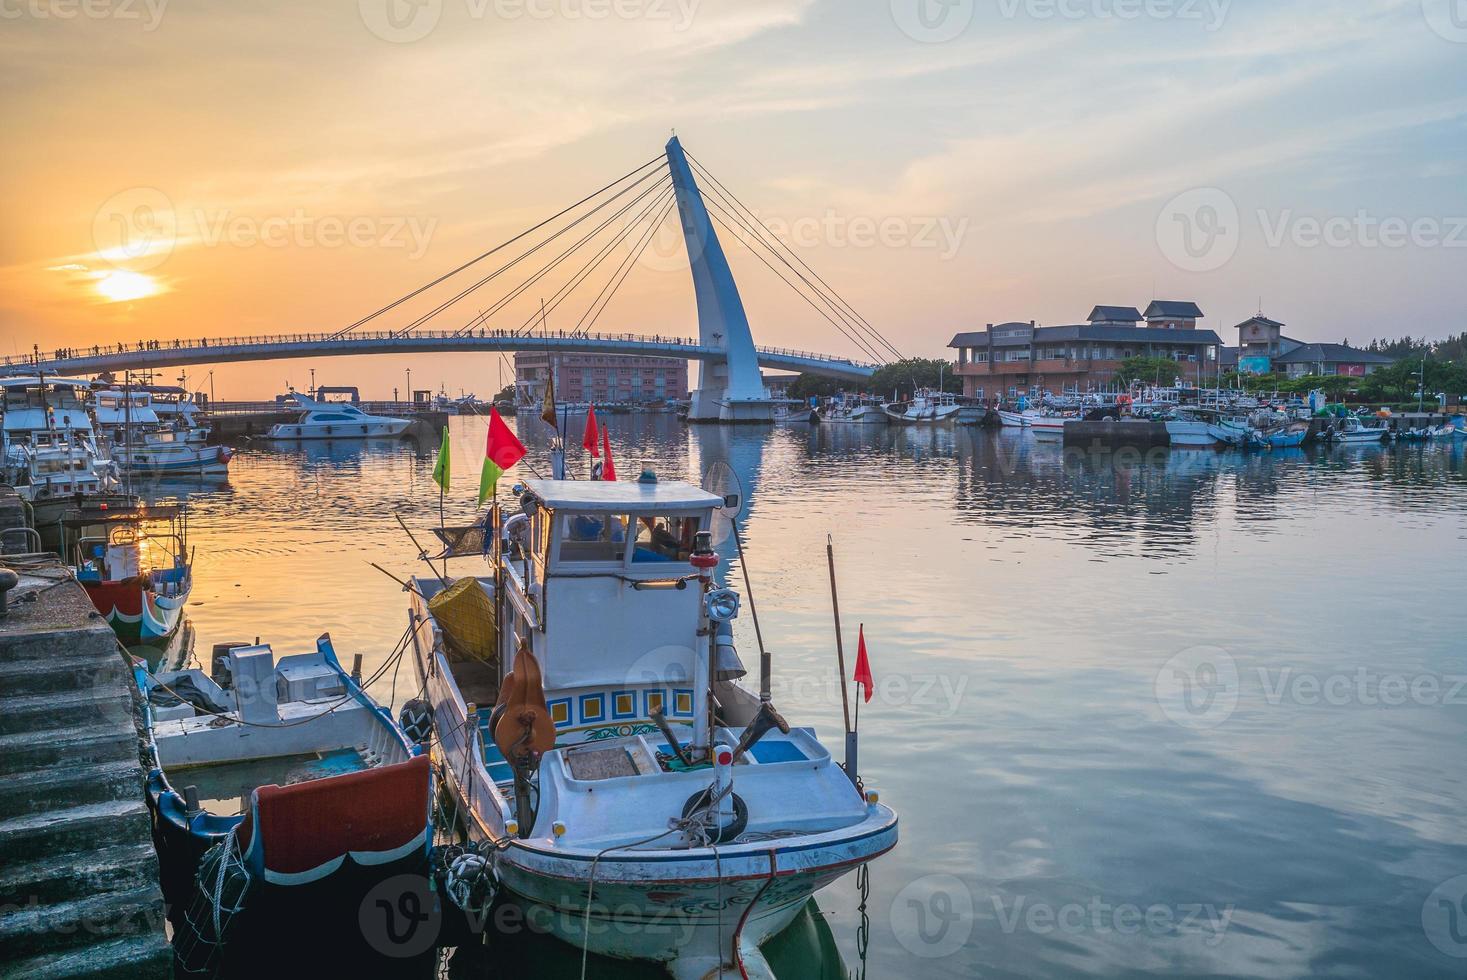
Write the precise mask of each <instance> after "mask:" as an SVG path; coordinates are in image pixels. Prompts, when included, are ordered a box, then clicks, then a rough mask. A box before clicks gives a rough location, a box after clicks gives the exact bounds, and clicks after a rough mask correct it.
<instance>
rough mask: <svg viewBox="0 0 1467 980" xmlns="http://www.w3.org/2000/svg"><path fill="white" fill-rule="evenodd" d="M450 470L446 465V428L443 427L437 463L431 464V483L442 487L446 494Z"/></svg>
mask: <svg viewBox="0 0 1467 980" xmlns="http://www.w3.org/2000/svg"><path fill="white" fill-rule="evenodd" d="M450 469H451V468H450V466H449V465H448V426H446V425H445V426H444V427H443V444H442V445H441V446H439V447H438V462H436V463H434V464H433V482H434V483H436V484H438V485H439V486H440V487H442V488H443V492H444V493H447V492H448V474H449V471H450Z"/></svg>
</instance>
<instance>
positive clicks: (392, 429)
mask: <svg viewBox="0 0 1467 980" xmlns="http://www.w3.org/2000/svg"><path fill="white" fill-rule="evenodd" d="M410 425H412V422H410V421H408V420H407V419H391V420H383V421H375V422H358V423H352V424H347V425H300V424H297V423H294V422H289V423H286V422H282V423H280V424H278V425H272V426H271V427H270V430H269V431H268V432H266V433H265V438H266V439H279V440H281V441H285V442H297V441H302V442H303V441H309V440H312V439H370V438H373V437H377V438H381V437H383V436H400V435H402V434H403V433H404V432H406V431H407V429H408V426H410Z"/></svg>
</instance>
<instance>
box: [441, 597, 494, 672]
mask: <svg viewBox="0 0 1467 980" xmlns="http://www.w3.org/2000/svg"><path fill="white" fill-rule="evenodd" d="M428 611H429V612H430V613H432V614H433V618H434V619H435V620H437V621H438V627H439V629H441V630H442V631H443V644H444V646H445V647H446V648H447V651H448V656H449V659H451V660H480V661H483V662H484V663H494V662H496V651H497V650H498V643H499V626H498V624H497V623H496V622H495V620H494V600H492V599H490V598H489V595H488V593H486V592H485V591H484V589H483V588H482V587H481V586H480V585H479V581H478V580H477V579H475V578H473V577H472V576H468V577H465V578H461V579H459V580H458V581H457V582H454V583H453V584H452V585H450V586H449V587H448V588H446V589H444V590H443V591H442V592H440V593H438V594H437V595H435V596H434V597H433V598H431V599H429V600H428Z"/></svg>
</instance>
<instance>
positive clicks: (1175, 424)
mask: <svg viewBox="0 0 1467 980" xmlns="http://www.w3.org/2000/svg"><path fill="white" fill-rule="evenodd" d="M1164 424H1165V425H1166V436H1167V442H1168V444H1169V445H1171V447H1172V448H1173V449H1216V448H1217V447H1218V446H1221V445H1225V444H1226V443H1225V440H1224V438H1223V435H1222V432H1221V430H1220V429H1219V428H1218V426H1217V424H1216V423H1215V422H1210V421H1207V420H1206V419H1200V418H1196V417H1193V416H1191V415H1188V414H1182V413H1177V414H1174V415H1173V416H1172V417H1171V418H1168V419H1166V420H1165V421H1164Z"/></svg>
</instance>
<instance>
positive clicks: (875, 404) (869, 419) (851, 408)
mask: <svg viewBox="0 0 1467 980" xmlns="http://www.w3.org/2000/svg"><path fill="white" fill-rule="evenodd" d="M888 421H890V420H889V419H888V418H887V417H886V406H885V405H883V404H882V402H881V400H880V399H878V398H870V397H866V396H857V395H842V396H841V397H839V398H833V399H831V400H830V401H828V402H826V403H825V404H824V405H822V406H821V407H820V424H821V425H824V424H826V423H830V424H831V425H886V424H887V422H888Z"/></svg>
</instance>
